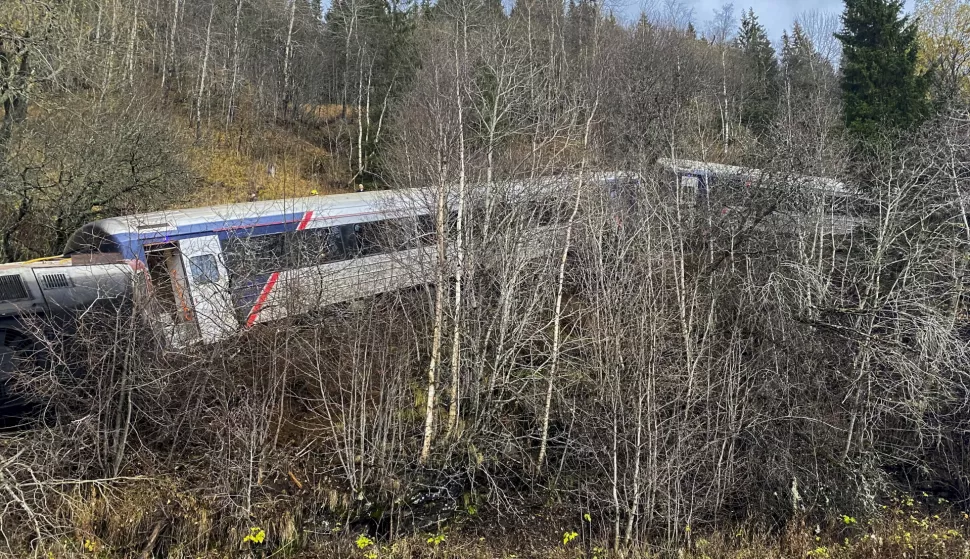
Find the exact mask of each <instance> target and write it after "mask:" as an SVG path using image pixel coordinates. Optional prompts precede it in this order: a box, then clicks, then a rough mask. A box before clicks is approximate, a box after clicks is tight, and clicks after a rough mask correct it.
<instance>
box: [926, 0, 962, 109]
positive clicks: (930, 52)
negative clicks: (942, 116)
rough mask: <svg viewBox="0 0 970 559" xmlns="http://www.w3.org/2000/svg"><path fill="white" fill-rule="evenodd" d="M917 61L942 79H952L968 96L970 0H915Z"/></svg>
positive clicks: (960, 90)
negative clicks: (931, 69) (917, 22)
mask: <svg viewBox="0 0 970 559" xmlns="http://www.w3.org/2000/svg"><path fill="white" fill-rule="evenodd" d="M916 16H917V17H919V41H920V45H919V47H920V48H919V63H920V66H921V67H922V69H923V70H924V71H926V70H928V69H930V68H933V69H934V71H935V72H938V73H940V74H941V77H942V78H943V79H950V80H955V81H956V83H955V85H956V86H957V88H958V90H959V92H960V93H961V94H962V95H963V96H964V97H970V1H968V0H917V2H916Z"/></svg>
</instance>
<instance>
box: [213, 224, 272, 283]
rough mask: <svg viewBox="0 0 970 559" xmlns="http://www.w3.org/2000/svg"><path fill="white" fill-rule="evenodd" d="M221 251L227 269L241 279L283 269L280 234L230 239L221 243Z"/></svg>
mask: <svg viewBox="0 0 970 559" xmlns="http://www.w3.org/2000/svg"><path fill="white" fill-rule="evenodd" d="M222 250H223V252H224V253H225V257H226V264H227V266H228V267H229V269H230V270H232V271H233V274H235V275H238V276H241V277H246V278H252V277H256V276H265V275H269V274H271V273H273V272H279V271H282V270H283V269H284V267H285V266H284V264H285V255H286V253H285V242H284V238H283V235H282V234H274V235H254V236H251V237H230V238H228V239H226V240H225V241H224V242H223V244H222Z"/></svg>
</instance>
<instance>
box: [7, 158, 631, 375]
mask: <svg viewBox="0 0 970 559" xmlns="http://www.w3.org/2000/svg"><path fill="white" fill-rule="evenodd" d="M568 180H570V179H554V180H549V181H546V183H545V184H544V185H543V184H540V186H539V188H535V182H534V181H533V183H530V184H529V185H528V186H526V185H518V186H516V185H512V186H511V187H510V188H509V189H507V191H506V192H505V193H504V195H508V194H509V193H513V197H515V196H519V197H522V196H524V197H525V198H526V199H530V200H532V201H535V200H536V199H537V197H538V198H541V197H542V196H543V195H542V194H541V193H542V192H543V191H545V192H549V191H550V190H549V189H560V187H562V186H563V185H564V184H566V183H565V182H563V181H568ZM589 182H590V183H591V184H595V185H597V186H599V187H601V186H603V185H604V184H610V185H613V186H610V187H609V188H610V189H611V194H612V193H613V190H615V189H616V188H617V187H616V186H615V185H616V179H615V178H613V177H612V176H608V175H600V176H597V177H593V178H591V180H590V181H589ZM540 183H541V181H540ZM481 192H482V191H481V189H470V197H473V196H472V195H473V194H475V193H478V194H481ZM516 193H517V194H516ZM434 196H435V194H434V192H433V191H429V190H427V189H409V190H395V191H376V192H360V193H352V194H338V195H331V196H313V197H307V198H294V199H288V200H272V201H265V202H252V203H247V204H232V205H225V206H213V207H206V208H196V209H187V210H173V211H163V212H155V213H147V214H139V215H131V216H124V217H116V218H109V219H103V220H100V221H96V222H93V223H89V224H87V225H85V226H83V227H82V228H81V229H80V230H78V231H77V232H76V233H75V234H74V235H73V236H72V237H71V238H70V239H69V241H68V243H67V246H66V247H65V250H64V253H63V255H61V256H58V257H52V258H46V259H38V260H35V261H30V262H21V263H13V264H6V265H0V392H2V391H3V389H2V385H3V384H4V383H3V379H2V375H3V374H4V372H5V371H9V370H10V368H11V367H12V366H13V360H14V357H15V356H17V355H19V354H21V353H23V351H24V348H25V347H26V346H29V345H30V344H31V339H32V338H33V337H34V334H35V333H34V332H32V330H31V322H32V321H33V320H34V319H35V318H43V319H45V321H46V323H47V324H51V323H53V324H59V323H58V322H57V318H58V317H63V319H64V320H63V321H62V322H60V324H63V326H64V327H65V330H69V328H68V326H69V324H68V323H69V322H70V321H71V320H73V318H76V317H77V315H78V314H79V313H87V312H90V310H91V309H95V308H97V307H106V308H108V309H109V310H118V309H122V308H130V307H131V305H130V302H131V300H132V299H133V298H137V297H138V296H139V295H140V294H142V293H149V292H150V294H151V297H146V298H145V300H146V301H147V303H146V305H145V306H146V308H148V310H149V313H148V314H149V315H150V321H151V322H152V323H153V325H154V326H156V327H157V329H158V330H159V331H161V332H162V333H163V334H164V335H165V337H166V339H167V341H168V343H170V344H171V345H172V346H175V347H182V346H187V345H190V344H193V343H212V342H216V341H219V340H222V339H224V338H226V337H228V336H230V335H232V334H233V333H235V332H238V331H240V330H242V329H245V328H248V327H252V326H253V325H254V324H257V323H261V322H267V321H272V320H277V319H280V318H283V317H286V316H292V315H295V314H301V313H305V312H307V311H309V310H310V309H312V308H318V307H320V306H325V305H328V304H333V303H337V302H341V301H348V300H351V299H357V298H362V297H367V296H371V295H375V294H378V293H381V292H387V291H391V290H396V289H401V288H404V287H408V286H415V285H420V284H424V283H432V282H433V281H434V277H435V270H436V262H437V250H436V246H435V241H434V239H435V227H434V225H435V219H434V213H435V200H434ZM448 205H449V206H450V207H449V208H448V212H449V213H451V214H453V213H454V211H455V207H454V206H455V201H454V199H451V200H449V204H448ZM536 223H537V225H536V227H535V228H534V229H533V230H530V231H529V232H528V233H529V235H531V238H532V240H533V241H534V240H536V239H542V238H544V237H548V236H549V235H550V232H551V228H554V226H550V224H549V223H539V222H538V221H537V222H536ZM389 233H390V235H389ZM527 237H528V235H527ZM523 242H525V244H526V245H528V246H535V244H536V243H534V242H531V241H530V239H529V238H525V239H523ZM52 320H53V321H52Z"/></svg>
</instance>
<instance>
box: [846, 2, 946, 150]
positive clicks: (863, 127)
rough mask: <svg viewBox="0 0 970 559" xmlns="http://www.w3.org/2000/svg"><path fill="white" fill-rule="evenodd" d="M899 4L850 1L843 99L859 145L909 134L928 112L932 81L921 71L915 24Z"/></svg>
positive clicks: (847, 20) (847, 10)
mask: <svg viewBox="0 0 970 559" xmlns="http://www.w3.org/2000/svg"><path fill="white" fill-rule="evenodd" d="M902 8H903V2H902V1H901V0H846V1H845V12H844V13H843V14H842V32H841V33H837V34H836V37H837V38H838V39H839V41H841V42H842V80H841V85H842V100H843V106H844V110H845V122H846V126H847V128H848V129H849V131H850V132H851V133H853V135H855V136H856V137H857V138H859V139H860V140H868V141H872V140H874V139H876V138H877V137H878V135H879V134H880V132H882V131H892V130H897V131H898V130H908V129H912V128H913V127H915V126H918V125H919V124H920V123H921V122H922V121H923V120H924V119H925V118H926V117H927V116H928V115H929V112H930V105H929V101H928V96H927V89H928V80H927V77H926V76H925V75H921V74H920V73H919V72H918V70H917V54H918V46H917V32H918V29H917V25H916V22H913V21H910V20H909V18H908V17H907V16H904V15H902Z"/></svg>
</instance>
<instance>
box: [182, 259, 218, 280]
mask: <svg viewBox="0 0 970 559" xmlns="http://www.w3.org/2000/svg"><path fill="white" fill-rule="evenodd" d="M189 270H190V272H191V273H192V280H193V281H195V283H216V282H218V281H219V266H218V264H217V263H216V257H215V256H214V255H212V254H201V255H199V256H193V257H191V258H189Z"/></svg>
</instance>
